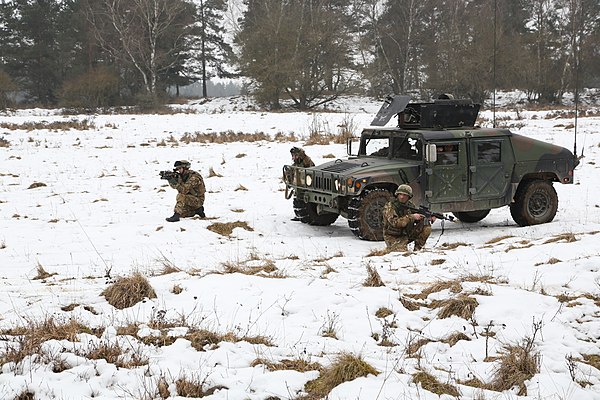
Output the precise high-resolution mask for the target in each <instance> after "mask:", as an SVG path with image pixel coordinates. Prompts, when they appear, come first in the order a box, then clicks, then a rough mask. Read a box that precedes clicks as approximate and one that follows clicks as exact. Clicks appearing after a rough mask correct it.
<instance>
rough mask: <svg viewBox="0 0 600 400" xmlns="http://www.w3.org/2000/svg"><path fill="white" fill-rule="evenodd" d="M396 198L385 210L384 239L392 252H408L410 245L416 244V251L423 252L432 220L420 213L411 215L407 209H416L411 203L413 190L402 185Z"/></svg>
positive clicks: (433, 218)
mask: <svg viewBox="0 0 600 400" xmlns="http://www.w3.org/2000/svg"><path fill="white" fill-rule="evenodd" d="M394 195H395V196H396V198H394V199H393V200H391V201H389V202H388V203H387V204H386V205H385V206H384V208H383V239H384V240H385V244H386V245H387V246H388V248H390V249H391V250H392V251H408V244H409V243H411V242H415V248H414V249H415V251H417V250H421V249H422V248H423V246H425V242H426V241H427V238H429V235H431V224H430V222H433V221H435V217H432V218H431V220H427V218H426V217H425V216H423V215H421V214H418V213H411V210H410V209H408V208H407V207H411V208H416V207H415V205H414V204H413V203H412V202H411V201H410V199H411V198H412V196H413V192H412V188H411V187H410V186H408V185H400V186H398V189H396V192H395V193H394Z"/></svg>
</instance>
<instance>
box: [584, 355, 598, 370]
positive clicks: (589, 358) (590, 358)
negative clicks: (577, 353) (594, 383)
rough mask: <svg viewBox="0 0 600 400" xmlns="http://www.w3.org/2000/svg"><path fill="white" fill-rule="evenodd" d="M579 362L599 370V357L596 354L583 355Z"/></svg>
mask: <svg viewBox="0 0 600 400" xmlns="http://www.w3.org/2000/svg"><path fill="white" fill-rule="evenodd" d="M581 362H583V363H586V364H587V365H589V366H591V367H594V368H596V369H597V370H600V355H598V354H583V360H582V361H581Z"/></svg>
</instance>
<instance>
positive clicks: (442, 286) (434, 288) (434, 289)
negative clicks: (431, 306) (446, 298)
mask: <svg viewBox="0 0 600 400" xmlns="http://www.w3.org/2000/svg"><path fill="white" fill-rule="evenodd" d="M446 289H449V290H450V291H451V292H452V293H459V292H460V291H461V290H462V285H461V283H460V280H458V279H454V280H450V281H439V282H436V283H434V284H432V285H429V286H428V287H426V288H425V289H423V291H421V293H418V294H407V296H408V297H412V298H413V299H419V300H425V299H426V298H427V297H429V295H430V294H432V293H438V292H441V291H442V290H446Z"/></svg>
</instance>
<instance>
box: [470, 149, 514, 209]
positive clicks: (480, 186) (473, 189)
mask: <svg viewBox="0 0 600 400" xmlns="http://www.w3.org/2000/svg"><path fill="white" fill-rule="evenodd" d="M470 153H471V157H470V166H469V174H470V177H469V181H470V187H469V193H470V195H471V199H472V200H484V199H494V198H498V197H501V196H503V195H504V194H505V193H506V191H507V190H508V185H509V184H510V177H511V174H512V169H513V165H514V157H513V153H512V150H511V147H510V141H509V140H508V137H496V138H472V139H471V142H470Z"/></svg>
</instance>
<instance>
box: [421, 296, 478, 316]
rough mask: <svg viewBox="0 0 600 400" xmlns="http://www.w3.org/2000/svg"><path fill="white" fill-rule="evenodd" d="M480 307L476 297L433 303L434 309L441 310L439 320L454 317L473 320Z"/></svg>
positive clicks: (461, 297) (463, 297)
mask: <svg viewBox="0 0 600 400" xmlns="http://www.w3.org/2000/svg"><path fill="white" fill-rule="evenodd" d="M478 305H479V302H478V301H477V299H475V298H474V297H469V296H465V295H461V296H458V297H457V298H455V299H447V300H439V301H433V302H432V303H431V307H432V308H441V310H440V311H439V312H438V318H441V319H445V318H449V317H451V316H452V315H456V316H457V317H460V318H464V319H467V320H469V319H472V318H473V314H474V313H475V309H476V308H477V306H478Z"/></svg>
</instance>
